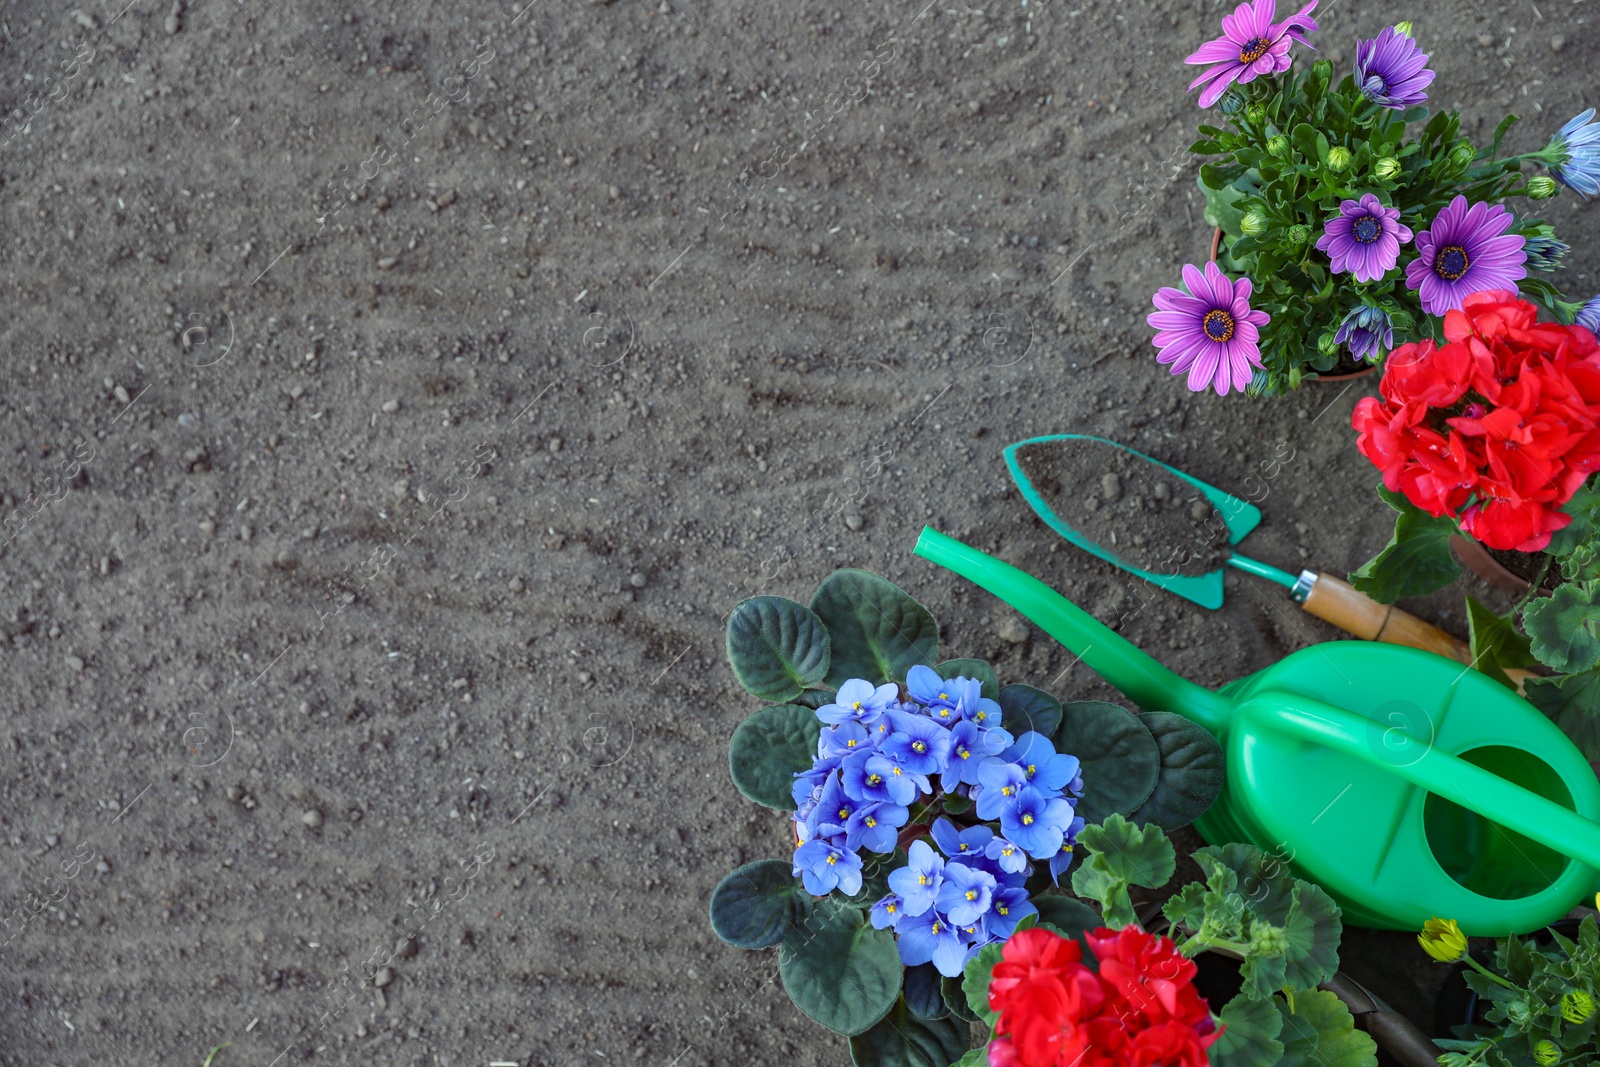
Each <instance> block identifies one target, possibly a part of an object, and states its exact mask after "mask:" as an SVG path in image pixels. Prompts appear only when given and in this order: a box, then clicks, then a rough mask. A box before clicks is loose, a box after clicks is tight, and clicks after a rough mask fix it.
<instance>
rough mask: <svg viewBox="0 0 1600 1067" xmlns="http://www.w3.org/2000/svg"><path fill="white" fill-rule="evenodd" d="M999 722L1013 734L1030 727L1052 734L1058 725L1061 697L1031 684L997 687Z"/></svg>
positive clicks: (1046, 735)
mask: <svg viewBox="0 0 1600 1067" xmlns="http://www.w3.org/2000/svg"><path fill="white" fill-rule="evenodd" d="M999 701H1000V725H1001V726H1002V727H1004V728H1005V730H1006V732H1007V733H1009V734H1010V735H1011V736H1012V737H1021V736H1022V735H1023V734H1025V733H1027V732H1028V731H1029V730H1032V731H1033V732H1034V733H1036V734H1042V735H1044V736H1045V737H1051V738H1053V737H1055V733H1056V730H1057V729H1059V728H1060V726H1061V701H1059V700H1057V699H1056V698H1055V697H1053V696H1051V695H1050V694H1049V693H1046V692H1045V691H1044V690H1043V689H1035V688H1034V687H1033V686H1031V685H1008V686H1005V687H1004V688H1002V689H1001V690H1000V696H999Z"/></svg>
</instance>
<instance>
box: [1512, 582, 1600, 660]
mask: <svg viewBox="0 0 1600 1067" xmlns="http://www.w3.org/2000/svg"><path fill="white" fill-rule="evenodd" d="M1522 625H1523V627H1524V628H1526V629H1527V631H1528V636H1529V637H1530V638H1532V651H1533V654H1534V655H1535V656H1537V657H1538V658H1539V662H1540V663H1543V664H1545V665H1546V666H1548V667H1550V668H1551V669H1552V670H1556V671H1560V672H1561V673H1562V674H1579V673H1582V672H1583V671H1586V670H1588V669H1590V668H1591V667H1594V666H1595V665H1597V664H1600V579H1594V580H1592V581H1587V582H1568V583H1566V584H1564V585H1560V586H1557V587H1556V590H1555V592H1554V593H1553V594H1552V595H1550V596H1547V597H1543V598H1541V599H1539V600H1535V601H1534V602H1533V603H1531V604H1529V605H1528V608H1527V610H1526V611H1525V612H1523V615H1522Z"/></svg>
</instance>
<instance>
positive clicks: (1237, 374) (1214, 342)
mask: <svg viewBox="0 0 1600 1067" xmlns="http://www.w3.org/2000/svg"><path fill="white" fill-rule="evenodd" d="M1183 283H1184V285H1185V286H1187V287H1188V290H1189V291H1188V292H1187V293H1186V292H1184V291H1183V290H1182V289H1174V288H1172V287H1171V286H1163V287H1162V289H1161V291H1160V292H1158V293H1156V295H1155V297H1154V298H1153V299H1152V300H1151V303H1153V304H1155V306H1156V310H1155V311H1154V312H1152V313H1151V314H1150V316H1149V317H1148V318H1147V319H1146V320H1145V321H1146V322H1148V323H1150V325H1152V326H1154V327H1155V328H1156V331H1157V332H1156V336H1155V342H1154V343H1155V346H1156V347H1157V348H1159V349H1160V350H1161V351H1160V352H1158V353H1157V354H1156V362H1157V363H1170V364H1172V373H1173V374H1182V373H1184V372H1185V371H1187V372H1188V374H1189V389H1190V390H1191V391H1192V392H1196V393H1198V392H1201V391H1203V390H1204V389H1205V388H1206V387H1207V386H1213V385H1214V386H1215V388H1216V390H1217V395H1218V396H1227V395H1228V389H1229V387H1230V386H1231V387H1232V388H1234V389H1239V390H1243V389H1244V387H1245V386H1247V385H1249V384H1250V376H1251V374H1252V372H1253V369H1254V368H1256V367H1259V366H1261V349H1260V348H1259V347H1258V346H1257V344H1256V342H1257V341H1259V340H1260V339H1261V332H1260V329H1259V328H1260V327H1262V326H1265V325H1266V324H1267V323H1268V322H1270V321H1271V317H1270V316H1268V315H1267V313H1266V312H1265V311H1252V310H1251V308H1250V288H1251V286H1250V279H1249V278H1240V279H1239V280H1238V281H1236V282H1235V281H1229V280H1228V276H1227V275H1226V274H1224V273H1222V271H1221V270H1219V269H1218V268H1217V265H1216V264H1215V263H1207V264H1206V272H1205V274H1201V273H1200V271H1199V270H1197V269H1196V268H1194V267H1192V266H1189V265H1187V264H1185V265H1184V268H1183Z"/></svg>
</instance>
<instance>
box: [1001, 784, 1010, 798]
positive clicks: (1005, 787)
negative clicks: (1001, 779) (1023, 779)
mask: <svg viewBox="0 0 1600 1067" xmlns="http://www.w3.org/2000/svg"><path fill="white" fill-rule="evenodd" d="M1000 795H1001V796H1003V797H1008V796H1010V795H1011V787H1010V786H1009V785H1003V786H1001V787H1000Z"/></svg>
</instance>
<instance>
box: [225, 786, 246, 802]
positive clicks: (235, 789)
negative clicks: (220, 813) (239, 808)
mask: <svg viewBox="0 0 1600 1067" xmlns="http://www.w3.org/2000/svg"><path fill="white" fill-rule="evenodd" d="M228 799H229V800H231V801H233V802H234V803H235V804H237V803H239V801H241V800H243V799H244V786H242V785H240V784H239V783H238V782H235V783H234V784H233V785H230V786H229V787H228Z"/></svg>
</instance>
